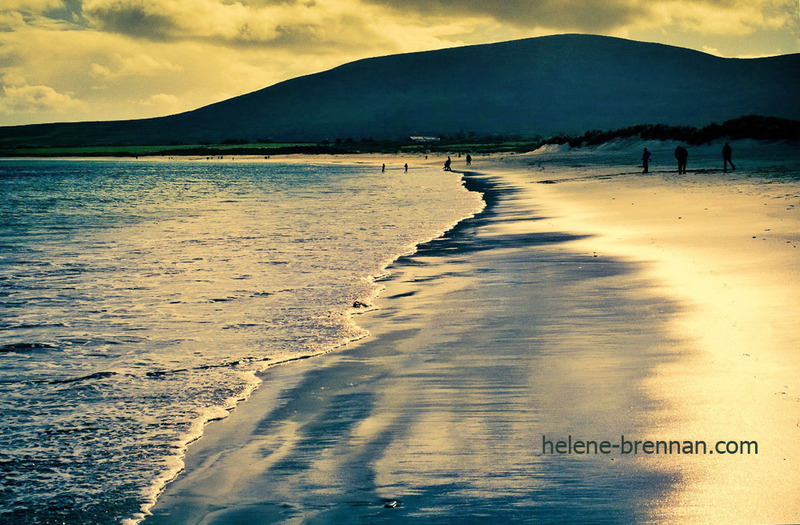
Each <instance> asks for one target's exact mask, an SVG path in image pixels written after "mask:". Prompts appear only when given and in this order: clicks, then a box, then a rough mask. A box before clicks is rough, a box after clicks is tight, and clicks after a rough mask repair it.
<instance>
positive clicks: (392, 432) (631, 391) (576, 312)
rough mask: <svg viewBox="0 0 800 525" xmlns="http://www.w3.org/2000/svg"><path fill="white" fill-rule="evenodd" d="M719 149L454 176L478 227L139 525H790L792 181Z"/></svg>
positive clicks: (419, 259) (468, 228)
mask: <svg viewBox="0 0 800 525" xmlns="http://www.w3.org/2000/svg"><path fill="white" fill-rule="evenodd" d="M735 146H737V149H736V150H735V151H738V152H741V151H744V150H746V145H735ZM637 147H638V146H637ZM668 148H671V146H668V145H667V146H662V149H663V150H664V151H669V153H670V154H671V151H670V149H668ZM716 148H717V147H716V146H715V151H713V152H712V150H711V149H708V151H706V152H702V151H701V152H699V154H695V153H696V152H695V151H692V156H690V171H689V173H688V174H687V175H684V176H680V177H679V176H677V174H676V173H675V171H674V168H672V167H671V166H670V167H669V168H668V167H667V166H666V163H664V165H663V166H658V165H656V166H655V169H654V170H653V171H654V172H653V173H651V174H649V175H647V176H642V175H641V174H640V173H639V171H638V170H636V168H635V167H634V168H633V169H631V168H630V167H629V166H628V167H625V166H624V163H625V162H626V161H627V159H628V158H629V157H630V156H631V151H632V149H631V148H630V147H627V146H626V147H622V148H620V149H618V150H616V151H612V152H610V153H607V152H603V151H594V152H593V153H592V155H591V156H589V155H586V156H584V155H583V154H582V153H577V154H570V153H568V152H567V153H565V152H564V151H544V152H535V153H532V154H527V155H505V156H493V157H487V158H483V157H482V158H479V159H475V161H474V162H473V166H470V167H468V166H465V164H464V162H463V160H462V159H460V158H458V159H454V163H453V169H454V170H456V171H461V172H463V175H464V180H465V184H466V186H467V188H468V189H470V190H471V191H478V192H480V193H482V194H483V198H484V201H485V207H484V209H483V211H481V212H479V213H478V214H476V215H475V216H474V217H472V218H470V219H466V220H464V221H462V222H461V223H459V224H458V225H457V226H456V227H455V228H453V229H452V230H450V231H449V232H448V233H447V234H445V235H444V236H442V237H440V238H437V239H434V240H432V241H430V242H427V243H424V244H422V245H420V246H418V247H417V250H416V252H415V253H414V254H412V255H408V256H404V257H401V258H400V259H398V260H397V261H395V262H394V263H393V264H391V265H390V266H389V268H388V271H389V274H388V275H387V276H386V277H384V278H383V279H382V280H381V282H380V284H381V285H383V286H384V287H385V288H384V289H383V290H382V291H381V293H380V296H379V297H378V298H377V299H375V300H374V301H373V302H372V304H371V305H370V307H369V308H366V309H357V310H356V311H354V321H355V323H357V324H358V326H360V327H362V328H363V329H365V330H367V331H368V332H369V334H370V335H369V336H368V337H366V338H364V339H362V340H360V341H359V342H357V343H353V344H350V345H347V346H345V347H342V348H339V349H336V350H335V351H333V352H331V353H328V354H326V355H324V356H320V357H316V358H311V359H305V360H300V361H294V362H291V363H287V364H284V365H281V366H276V367H272V368H270V369H268V370H267V371H266V372H264V373H263V374H261V376H260V379H261V380H262V383H261V385H260V386H259V388H258V389H257V390H256V392H255V393H254V394H253V395H252V396H251V397H250V398H249V399H248V400H247V401H246V402H244V403H242V404H240V405H239V406H238V407H237V409H236V410H234V411H233V412H232V413H231V415H230V416H229V417H227V418H226V419H223V420H221V421H216V422H213V423H211V424H209V425H208V426H207V427H206V429H205V432H204V435H203V437H202V438H201V439H199V440H198V441H197V442H195V443H193V444H192V445H191V446H190V447H189V449H188V452H187V455H186V457H185V460H184V461H185V467H184V470H183V471H182V472H181V473H180V474H178V476H177V477H176V478H175V480H174V481H173V482H172V483H170V484H169V485H168V486H167V488H166V490H165V491H164V493H163V494H162V495H161V496H160V498H159V499H158V502H157V503H156V505H155V507H153V509H152V516H150V517H148V518H147V519H145V521H144V523H147V524H151V523H152V524H167V523H181V524H185V523H198V524H199V523H203V524H212V523H216V524H223V523H225V524H230V523H272V522H309V523H341V522H375V521H377V522H394V521H400V522H414V523H418V522H423V523H451V522H498V521H503V522H537V523H562V522H576V523H580V522H583V523H598V522H601V523H630V522H635V523H674V522H684V523H709V522H728V523H752V522H792V521H797V519H798V518H799V517H800V504H798V503H797V502H798V501H800V498H798V496H799V495H800V489H798V488H797V483H796V474H795V472H796V469H797V466H798V463H799V462H800V456H799V455H798V451H797V449H796V446H794V444H795V443H796V442H797V438H798V432H800V428H799V427H800V390H798V384H797V378H798V377H800V359H799V358H798V356H797V353H796V349H797V347H798V342H800V334H798V329H797V328H796V326H795V325H796V322H794V321H795V320H796V314H795V313H796V312H797V311H798V309H797V307H798V302H799V301H800V299H798V297H800V295H798V293H797V292H798V284H797V283H798V282H800V280H798V279H797V277H798V276H799V275H800V265H799V264H798V261H799V260H800V258H798V255H797V254H798V252H797V248H796V245H797V244H798V241H800V218H799V217H798V211H797V210H798V208H799V207H800V206H799V205H800V183H798V179H797V171H796V170H797V164H791V163H790V164H788V165H787V164H786V163H778V164H779V166H778V167H777V168H776V167H775V166H776V163H775V162H773V160H771V159H770V158H767V159H766V160H764V159H761V160H760V161H759V162H758V163H756V162H755V161H754V162H752V163H751V166H750V167H747V165H746V164H747V163H746V162H745V163H744V164H741V165H740V169H739V170H738V171H737V172H736V173H735V174H724V173H722V172H721V170H719V169H717V167H716V160H715V159H716V156H715V153H716V152H717V151H718V150H717V149H716ZM656 152H657V153H658V148H656ZM654 158H656V159H659V157H658V154H656V155H655V156H654ZM663 158H664V156H663V155H662V156H661V159H663ZM598 159H599V160H598ZM415 161H417V159H415ZM420 162H421V161H420ZM429 162H430V163H434V162H439V161H438V160H435V159H431V161H429ZM692 162H695V163H696V164H695V165H693V164H692ZM781 162H782V161H781ZM701 163H704V165H708V166H709V167H708V168H705V167H704V168H702V169H696V168H695V169H693V168H694V167H695V166H696V165H697V164H701ZM710 166H714V167H713V168H712V167H710ZM787 166H788V167H787ZM412 167H413V164H412ZM787 173H788V175H787ZM561 442H563V445H564V446H562V445H561V444H560V443H561ZM576 442H581V443H583V445H579V446H578V447H577V448H575V447H573V445H574V444H575V443H576ZM587 442H591V443H595V447H596V448H597V447H598V445H600V448H605V450H606V452H595V453H586V452H585V451H586V450H587V447H586V443H587ZM636 442H638V444H634V443H636ZM648 442H649V443H651V444H652V445H653V446H650V445H648V444H647V443H648ZM656 442H662V443H665V444H669V443H672V442H675V443H679V444H680V445H681V447H680V448H681V452H680V453H678V452H676V451H675V450H672V453H665V452H664V451H663V450H662V451H661V452H660V453H654V447H655V443H656ZM699 442H703V443H705V444H707V448H706V447H705V446H704V447H703V448H700V447H699ZM602 443H607V444H608V445H607V446H606V447H603V446H602ZM719 443H722V446H721V448H720V446H719ZM754 444H755V445H754ZM615 445H616V448H615ZM633 447H635V450H636V451H635V452H633V451H632V450H628V449H629V448H631V449H632V448H633ZM687 447H688V448H687ZM588 449H591V446H589V447H588ZM734 449H736V450H735V451H734ZM626 450H627V452H626ZM709 450H710V451H711V452H709ZM756 450H757V453H756ZM714 452H716V454H715V453H714Z"/></svg>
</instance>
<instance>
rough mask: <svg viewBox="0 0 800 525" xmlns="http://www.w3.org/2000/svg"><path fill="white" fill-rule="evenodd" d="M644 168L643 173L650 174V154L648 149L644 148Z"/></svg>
mask: <svg viewBox="0 0 800 525" xmlns="http://www.w3.org/2000/svg"><path fill="white" fill-rule="evenodd" d="M642 167H643V168H644V171H642V173H650V152H649V151H647V148H644V151H643V152H642Z"/></svg>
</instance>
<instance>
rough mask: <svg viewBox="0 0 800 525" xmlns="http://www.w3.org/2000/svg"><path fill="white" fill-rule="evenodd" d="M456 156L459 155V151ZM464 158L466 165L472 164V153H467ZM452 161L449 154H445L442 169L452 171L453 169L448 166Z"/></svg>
mask: <svg viewBox="0 0 800 525" xmlns="http://www.w3.org/2000/svg"><path fill="white" fill-rule="evenodd" d="M458 156H459V157H461V153H459V154H458ZM466 160H467V166H471V165H472V155H470V154H469V153H467V158H466ZM452 163H453V160H452V159H451V158H450V155H448V156H447V160H446V161H444V167H443V168H442V169H443V170H444V171H453V170H452V169H451V167H450V165H451V164H452Z"/></svg>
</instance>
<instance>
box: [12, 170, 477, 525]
mask: <svg viewBox="0 0 800 525" xmlns="http://www.w3.org/2000/svg"><path fill="white" fill-rule="evenodd" d="M481 206H482V203H481V200H480V196H479V195H477V194H475V193H471V192H468V191H467V190H466V189H464V188H463V186H462V184H461V181H460V179H459V176H458V175H457V174H452V173H443V172H441V171H439V170H436V169H433V168H420V169H414V167H413V166H412V169H411V170H410V171H409V172H408V173H403V171H402V170H400V169H389V170H387V172H386V173H381V171H380V169H379V168H376V166H375V165H374V164H373V163H366V162H365V163H363V164H336V163H330V164H310V163H302V162H292V163H275V162H266V161H242V160H235V161H234V160H232V159H227V160H219V159H216V160H210V161H208V160H182V161H171V160H146V161H135V160H17V161H10V160H9V161H0V411H1V413H2V419H0V477H1V478H2V483H0V522H4V523H26V524H35V523H120V522H129V523H130V522H135V521H137V520H138V519H140V518H141V517H142V516H143V513H145V512H146V511H147V509H148V508H149V506H150V505H152V503H153V501H154V498H155V497H156V496H157V494H158V493H159V491H160V490H161V489H162V488H163V486H164V484H165V482H167V481H168V480H169V479H172V478H173V477H174V476H175V474H176V473H177V472H178V471H179V469H180V468H181V466H182V463H181V457H182V454H183V451H184V450H185V446H186V444H187V443H189V442H191V441H192V440H194V439H197V438H198V437H199V436H201V434H202V428H203V424H204V423H205V422H207V421H208V420H210V419H213V418H219V417H224V415H226V414H227V413H228V411H229V410H230V409H231V408H233V407H234V406H235V405H236V403H237V402H238V401H239V400H242V399H244V398H246V397H247V396H248V394H249V393H250V392H251V391H252V389H253V388H254V387H256V386H257V385H258V383H259V380H258V377H257V375H256V373H257V372H258V371H260V370H263V369H265V368H266V367H268V366H270V365H272V364H275V363H280V362H284V361H286V360H290V359H295V358H298V357H302V356H309V355H314V354H319V353H322V352H327V351H331V350H335V348H336V347H337V346H340V345H343V344H346V343H348V342H350V341H353V340H355V339H358V338H361V337H364V336H365V335H366V334H365V332H364V331H363V330H362V329H361V328H359V327H358V326H357V324H356V323H355V322H354V321H353V319H352V316H351V314H352V311H353V308H352V306H353V303H354V301H357V300H358V301H364V302H369V301H370V300H371V299H372V297H373V295H374V294H375V293H377V291H378V286H377V285H376V284H375V282H374V280H373V279H372V277H374V276H377V275H379V274H381V272H383V271H384V268H385V267H386V265H387V264H389V263H390V262H391V261H392V260H394V259H396V258H397V257H398V256H400V255H401V254H404V253H408V252H409V251H410V250H412V249H413V246H414V245H415V244H417V243H419V242H422V241H425V240H429V239H431V238H433V237H436V236H438V235H440V234H441V233H442V232H444V231H445V230H447V229H448V228H450V227H451V226H452V225H454V224H455V223H456V222H458V221H459V220H460V219H462V218H464V217H467V216H470V215H471V214H473V213H475V212H476V211H478V210H479V209H480V208H481ZM266 386H267V385H265V387H266Z"/></svg>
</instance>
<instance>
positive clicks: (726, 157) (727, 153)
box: [722, 142, 736, 171]
mask: <svg viewBox="0 0 800 525" xmlns="http://www.w3.org/2000/svg"><path fill="white" fill-rule="evenodd" d="M732 154H733V151H732V150H731V145H730V144H728V143H727V142H726V143H725V145H724V146H722V171H728V163H729V162H730V164H731V169H732V170H735V169H736V166H734V165H733V161H732V160H731V155H732Z"/></svg>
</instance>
